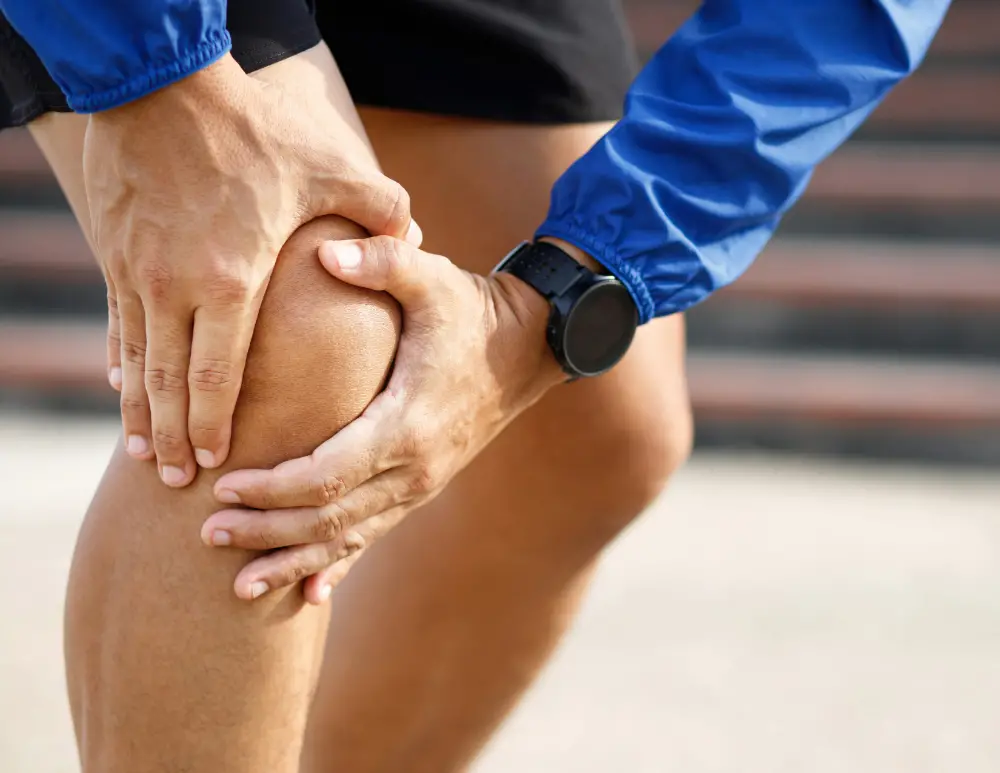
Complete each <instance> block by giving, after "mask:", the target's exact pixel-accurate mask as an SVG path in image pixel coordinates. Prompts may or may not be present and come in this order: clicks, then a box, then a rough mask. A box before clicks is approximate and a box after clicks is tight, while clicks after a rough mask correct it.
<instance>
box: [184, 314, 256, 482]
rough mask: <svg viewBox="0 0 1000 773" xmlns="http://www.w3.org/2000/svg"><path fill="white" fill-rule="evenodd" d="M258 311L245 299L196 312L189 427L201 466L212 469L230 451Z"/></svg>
mask: <svg viewBox="0 0 1000 773" xmlns="http://www.w3.org/2000/svg"><path fill="white" fill-rule="evenodd" d="M255 320H256V314H255V313H251V312H249V311H248V309H247V306H246V304H245V303H239V304H230V305H225V306H211V307H202V308H200V309H198V310H197V311H196V312H195V316H194V337H193V339H192V343H191V365H190V368H189V370H188V374H187V381H188V389H189V394H190V400H191V403H190V406H189V409H188V417H187V431H188V435H189V436H190V438H191V445H192V446H194V449H195V451H194V453H195V458H196V459H197V460H198V464H199V465H200V466H201V467H205V468H208V469H212V468H215V467H218V466H219V465H220V464H222V463H223V462H224V461H225V460H226V457H227V456H228V455H229V443H230V438H231V437H232V424H233V411H235V410H236V400H237V398H238V397H239V393H240V386H241V385H242V383H243V368H244V366H245V365H246V359H247V350H248V349H249V348H250V337H251V335H252V333H253V326H254V321H255Z"/></svg>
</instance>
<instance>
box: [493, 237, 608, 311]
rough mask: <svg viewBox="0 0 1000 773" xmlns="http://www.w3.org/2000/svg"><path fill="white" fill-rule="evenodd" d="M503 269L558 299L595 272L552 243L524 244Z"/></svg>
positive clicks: (543, 293) (548, 295) (550, 296)
mask: <svg viewBox="0 0 1000 773" xmlns="http://www.w3.org/2000/svg"><path fill="white" fill-rule="evenodd" d="M502 270H503V271H504V272H506V273H508V274H513V275H514V276H516V277H517V278H518V279H521V280H523V281H525V282H527V283H528V284H529V285H531V286H532V287H534V288H535V289H536V290H537V291H538V292H539V293H541V294H542V295H543V296H545V298H546V299H548V300H551V299H553V298H558V297H559V296H561V295H563V294H564V293H565V292H566V291H567V290H569V288H570V287H572V286H573V285H574V284H576V283H577V282H578V281H579V280H580V279H581V278H583V277H586V276H587V275H588V274H592V273H593V272H591V271H590V269H588V268H587V267H586V266H582V265H581V264H579V263H577V262H576V261H575V260H573V258H571V257H570V256H569V255H567V254H566V253H565V252H563V251H562V250H561V249H559V248H558V247H556V246H555V245H554V244H549V243H548V242H534V243H533V244H525V245H523V246H522V247H521V248H520V249H518V250H517V251H516V252H515V253H514V254H513V255H511V256H510V259H509V260H508V261H506V262H505V263H504V265H503V269H502Z"/></svg>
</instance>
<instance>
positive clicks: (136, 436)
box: [118, 293, 153, 459]
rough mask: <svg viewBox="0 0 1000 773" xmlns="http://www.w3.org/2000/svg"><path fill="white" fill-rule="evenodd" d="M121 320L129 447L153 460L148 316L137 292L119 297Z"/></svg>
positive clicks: (123, 405) (124, 422)
mask: <svg viewBox="0 0 1000 773" xmlns="http://www.w3.org/2000/svg"><path fill="white" fill-rule="evenodd" d="M118 314H119V319H120V321H121V354H120V361H121V364H122V390H121V410H122V427H123V430H124V433H125V448H126V450H127V451H128V453H129V454H130V455H131V456H133V457H135V458H136V459H152V458H153V443H152V437H153V434H152V426H151V424H150V418H149V398H148V396H147V395H146V382H145V373H146V317H145V314H144V313H143V308H142V302H141V301H140V300H139V296H138V295H136V294H134V293H121V294H119V296H118Z"/></svg>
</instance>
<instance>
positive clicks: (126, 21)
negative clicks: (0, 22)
mask: <svg viewBox="0 0 1000 773" xmlns="http://www.w3.org/2000/svg"><path fill="white" fill-rule="evenodd" d="M0 10H2V11H3V13H4V15H5V16H6V17H7V19H8V20H9V21H10V23H11V26H12V27H14V29H16V30H17V31H18V33H19V34H20V35H21V36H22V37H23V38H24V39H25V40H26V41H28V43H29V44H30V45H31V47H32V48H33V49H34V50H35V51H36V52H37V53H38V57H39V58H40V59H41V60H42V63H43V64H44V65H45V67H46V69H47V70H48V71H49V73H50V74H51V75H52V79H53V80H54V81H55V82H56V83H57V84H58V85H59V88H60V89H62V91H63V93H64V94H65V95H66V101H67V102H68V104H69V106H70V107H71V108H72V109H73V110H75V111H77V112H80V113H92V112H96V111H98V110H107V109H108V108H112V107H117V106H119V105H123V104H125V103H126V102H131V101H132V100H135V99H138V98H139V97H142V96H145V95H146V94H149V93H150V92H152V91H156V90H157V89H159V88H162V87H163V86H166V85H167V84H169V83H173V82H174V81H177V80H180V79H181V78H183V77H184V76H186V75H189V74H191V73H193V72H195V71H196V70H200V69H201V68H202V67H205V66H206V65H209V64H211V63H212V62H214V61H215V60H217V59H219V58H220V57H221V56H223V55H224V54H225V53H226V52H227V51H229V49H230V47H231V45H232V42H231V40H230V38H229V33H228V32H227V31H226V0H0Z"/></svg>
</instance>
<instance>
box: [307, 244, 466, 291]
mask: <svg viewBox="0 0 1000 773" xmlns="http://www.w3.org/2000/svg"><path fill="white" fill-rule="evenodd" d="M319 259H320V262H321V263H322V264H323V266H324V268H326V270H327V271H329V272H330V273H331V274H333V275H334V276H335V277H337V278H338V279H340V280H342V281H344V282H347V283H349V284H352V285H355V286H357V287H365V288H367V289H369V290H381V291H385V292H387V293H389V294H390V295H392V296H393V297H394V298H395V299H396V300H397V301H399V302H400V303H401V304H402V305H403V307H404V308H410V309H413V308H414V307H420V306H423V305H426V304H427V303H428V302H430V301H432V300H439V298H438V297H437V296H438V295H439V293H440V291H441V290H444V289H446V288H447V286H448V283H447V281H446V272H447V269H448V268H449V267H451V268H454V266H453V265H452V263H451V262H450V261H449V260H448V259H447V258H444V257H441V256H440V255H433V254H431V253H429V252H422V251H421V250H418V249H416V248H415V247H411V246H410V245H409V244H407V243H406V242H403V241H400V240H398V239H391V238H389V237H385V236H377V237H373V238H371V239H345V240H342V241H328V242H323V243H322V244H321V245H320V246H319Z"/></svg>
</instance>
